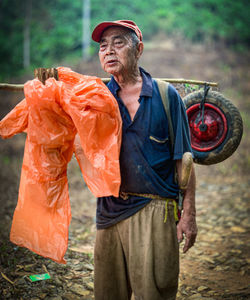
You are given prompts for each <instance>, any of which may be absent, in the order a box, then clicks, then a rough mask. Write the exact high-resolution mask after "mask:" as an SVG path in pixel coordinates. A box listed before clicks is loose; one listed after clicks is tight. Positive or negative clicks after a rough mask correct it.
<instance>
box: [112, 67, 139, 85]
mask: <svg viewBox="0 0 250 300" xmlns="http://www.w3.org/2000/svg"><path fill="white" fill-rule="evenodd" d="M114 78H115V81H116V82H117V83H118V84H119V86H120V88H121V89H123V88H125V87H128V86H133V85H136V84H138V83H139V82H142V78H141V74H140V70H139V68H138V67H136V68H135V69H134V70H131V71H129V72H124V73H121V74H115V75H114Z"/></svg>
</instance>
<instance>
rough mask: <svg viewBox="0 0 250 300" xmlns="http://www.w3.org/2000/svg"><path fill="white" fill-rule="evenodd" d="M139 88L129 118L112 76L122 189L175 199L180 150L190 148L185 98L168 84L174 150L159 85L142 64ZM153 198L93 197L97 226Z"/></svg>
mask: <svg viewBox="0 0 250 300" xmlns="http://www.w3.org/2000/svg"><path fill="white" fill-rule="evenodd" d="M140 72H141V76H142V80H143V83H142V90H141V94H140V98H139V99H138V101H139V103H140V105H139V108H138V110H137V112H136V114H135V117H134V119H133V121H132V120H131V118H130V115H129V112H128V110H127V108H126V106H125V105H124V103H123V101H122V99H121V98H120V97H119V96H118V91H119V89H120V87H119V85H118V83H117V82H116V81H115V79H114V78H113V77H112V78H111V81H110V82H109V83H108V85H107V86H108V88H109V90H110V91H111V93H112V94H113V95H114V97H115V98H116V100H117V102H118V105H119V109H120V113H121V117H122V121H123V125H122V145H121V152H120V168H121V187H120V191H121V192H126V193H129V192H130V193H139V194H154V195H160V196H162V197H167V198H172V199H177V198H178V194H179V187H178V185H177V184H176V182H175V163H176V160H178V159H181V158H182V156H183V154H184V152H192V148H191V145H190V136H189V126H188V122H187V116H186V110H185V108H184V105H183V102H182V100H181V98H180V96H179V94H178V93H177V91H176V90H175V88H174V87H173V86H172V85H169V88H168V95H169V104H170V112H171V116H172V123H173V130H174V136H175V140H174V151H173V153H171V151H170V142H169V132H168V120H167V116H166V113H165V110H164V107H163V103H162V100H161V97H160V93H159V89H158V86H157V83H156V81H155V80H154V79H152V77H151V76H150V74H148V73H147V72H146V71H145V70H143V69H142V68H140ZM150 201H151V199H148V198H144V197H138V196H129V198H128V199H127V200H124V199H122V198H120V197H118V198H116V197H113V196H109V197H100V198H98V199H97V211H96V226H97V229H103V228H107V227H109V226H111V225H114V224H116V223H118V222H120V221H121V220H123V219H126V218H128V217H130V216H131V215H133V214H135V213H136V212H137V211H139V210H140V209H141V208H143V207H144V206H145V205H147V204H148V203H149V202H150Z"/></svg>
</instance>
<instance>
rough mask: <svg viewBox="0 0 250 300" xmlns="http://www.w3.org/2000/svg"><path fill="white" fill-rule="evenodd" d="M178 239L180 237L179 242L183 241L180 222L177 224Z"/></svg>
mask: <svg viewBox="0 0 250 300" xmlns="http://www.w3.org/2000/svg"><path fill="white" fill-rule="evenodd" d="M177 239H178V243H181V242H182V240H183V231H182V228H181V226H179V224H178V225H177Z"/></svg>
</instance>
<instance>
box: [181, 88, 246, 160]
mask: <svg viewBox="0 0 250 300" xmlns="http://www.w3.org/2000/svg"><path fill="white" fill-rule="evenodd" d="M202 98H203V90H200V91H197V92H194V93H191V94H188V95H187V96H186V97H185V98H184V99H183V101H184V104H185V106H186V109H187V108H188V107H190V106H191V105H194V104H197V103H200V102H201V100H202ZM206 102H207V103H212V104H214V105H216V106H217V107H219V108H220V109H221V110H222V111H223V113H224V114H225V115H226V118H227V123H228V133H227V137H228V138H226V139H225V142H223V143H222V144H224V145H223V146H222V147H218V148H216V149H214V150H212V151H210V152H207V153H206V154H204V153H203V154H202V155H199V153H198V152H197V151H195V150H194V155H195V158H194V162H196V163H198V164H202V165H211V164H216V163H219V162H221V161H223V160H225V159H227V158H228V157H229V156H231V155H232V154H233V153H234V152H235V150H236V149H237V147H238V146H239V144H240V141H241V137H242V133H243V122H242V118H241V115H240V112H239V110H238V108H237V107H236V106H235V105H234V104H233V103H232V102H231V101H229V100H228V99H226V98H225V97H224V96H223V95H222V94H221V93H219V92H216V91H209V92H208V94H207V97H206Z"/></svg>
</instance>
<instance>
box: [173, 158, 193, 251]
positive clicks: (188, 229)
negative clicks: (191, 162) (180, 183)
mask: <svg viewBox="0 0 250 300" xmlns="http://www.w3.org/2000/svg"><path fill="white" fill-rule="evenodd" d="M181 171H182V160H177V173H178V178H181ZM195 187H196V180H195V171H194V167H192V171H191V175H190V179H189V182H188V185H187V189H186V190H185V191H184V195H183V212H182V216H181V219H180V221H179V223H178V225H177V238H178V242H179V243H181V242H182V240H183V234H184V235H185V244H184V247H183V252H184V253H185V252H187V251H188V249H189V248H191V247H192V246H193V245H194V243H195V239H196V236H197V225H196V218H195V217H196V210H195Z"/></svg>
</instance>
